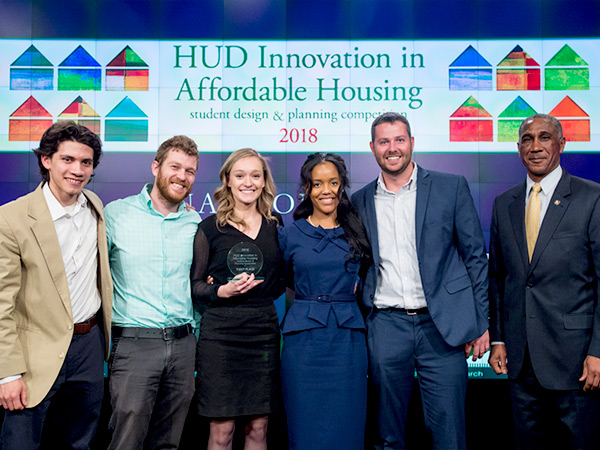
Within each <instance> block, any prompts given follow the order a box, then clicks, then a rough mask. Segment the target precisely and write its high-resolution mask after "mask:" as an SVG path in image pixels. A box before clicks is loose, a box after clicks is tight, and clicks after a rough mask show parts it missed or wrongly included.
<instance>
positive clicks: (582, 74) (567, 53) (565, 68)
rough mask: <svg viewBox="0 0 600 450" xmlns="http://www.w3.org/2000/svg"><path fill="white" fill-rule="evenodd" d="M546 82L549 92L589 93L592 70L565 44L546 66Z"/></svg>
mask: <svg viewBox="0 0 600 450" xmlns="http://www.w3.org/2000/svg"><path fill="white" fill-rule="evenodd" d="M544 81H545V89H546V90H547V91H563V90H578V91H587V90H589V89H590V69H589V67H588V63H586V62H585V61H584V60H583V58H582V57H581V56H579V55H578V54H577V53H575V51H573V49H572V48H571V47H569V46H568V45H566V44H565V45H564V46H563V48H561V49H560V50H559V51H558V52H557V53H556V55H554V56H553V57H552V58H550V61H548V63H547V64H546V68H545V69H544Z"/></svg>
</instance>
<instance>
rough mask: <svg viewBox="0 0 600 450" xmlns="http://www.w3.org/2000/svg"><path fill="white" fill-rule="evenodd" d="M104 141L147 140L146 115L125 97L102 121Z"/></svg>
mask: <svg viewBox="0 0 600 450" xmlns="http://www.w3.org/2000/svg"><path fill="white" fill-rule="evenodd" d="M104 140H105V141H148V116H147V115H146V113H144V111H142V110H141V109H140V108H139V106H138V105H136V104H135V103H134V102H133V100H131V99H130V98H129V97H125V98H124V99H123V100H121V101H120V102H119V104H118V105H117V106H115V107H114V108H113V109H112V110H111V111H110V112H109V113H108V114H107V115H106V119H105V121H104Z"/></svg>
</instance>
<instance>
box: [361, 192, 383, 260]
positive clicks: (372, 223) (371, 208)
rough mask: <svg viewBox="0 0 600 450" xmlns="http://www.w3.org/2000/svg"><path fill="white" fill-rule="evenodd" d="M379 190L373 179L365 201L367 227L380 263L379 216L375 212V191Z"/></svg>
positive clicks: (375, 254) (372, 249)
mask: <svg viewBox="0 0 600 450" xmlns="http://www.w3.org/2000/svg"><path fill="white" fill-rule="evenodd" d="M376 190H377V180H375V181H372V182H371V183H369V184H368V185H367V186H366V190H365V195H364V197H363V198H364V201H365V213H366V217H365V218H364V219H365V222H366V228H367V234H368V235H369V240H370V241H371V251H372V252H373V260H374V261H375V262H376V263H379V236H378V234H377V217H376V213H375V191H376Z"/></svg>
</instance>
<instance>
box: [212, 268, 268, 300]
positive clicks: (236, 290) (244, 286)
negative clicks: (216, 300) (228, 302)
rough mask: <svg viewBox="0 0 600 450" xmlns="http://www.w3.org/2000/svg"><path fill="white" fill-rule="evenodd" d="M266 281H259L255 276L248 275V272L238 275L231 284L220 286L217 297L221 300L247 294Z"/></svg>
mask: <svg viewBox="0 0 600 450" xmlns="http://www.w3.org/2000/svg"><path fill="white" fill-rule="evenodd" d="M263 281H264V280H257V279H255V278H254V274H251V275H248V274H247V273H246V272H243V273H240V274H239V275H236V277H235V278H234V279H233V280H231V281H230V282H229V283H227V284H224V285H222V286H219V289H218V290H217V296H219V297H221V298H229V297H234V296H236V295H241V294H245V293H246V292H248V291H249V290H250V289H252V288H254V287H255V286H257V285H259V284H260V283H262V282H263Z"/></svg>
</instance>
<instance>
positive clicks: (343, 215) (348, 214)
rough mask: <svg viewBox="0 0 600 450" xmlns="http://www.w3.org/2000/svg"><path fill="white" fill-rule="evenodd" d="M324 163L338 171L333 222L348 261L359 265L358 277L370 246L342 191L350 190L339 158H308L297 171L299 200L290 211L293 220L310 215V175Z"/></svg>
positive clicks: (318, 155) (321, 155) (324, 155)
mask: <svg viewBox="0 0 600 450" xmlns="http://www.w3.org/2000/svg"><path fill="white" fill-rule="evenodd" d="M326 162H329V163H331V164H333V165H334V166H335V168H336V169H337V171H338V175H339V178H340V187H339V189H338V199H339V203H338V206H337V221H338V223H339V224H340V226H341V227H342V229H343V230H344V235H345V237H346V240H347V241H348V244H350V249H351V251H352V256H351V260H352V261H354V262H360V263H361V274H362V272H363V271H365V270H366V269H367V267H368V266H369V264H370V263H371V260H372V256H371V246H370V245H369V240H368V238H367V233H366V231H365V228H364V226H363V223H362V220H361V218H360V215H359V214H358V211H357V210H356V209H355V208H354V205H352V203H351V202H350V199H349V198H348V194H347V193H346V189H347V188H349V187H350V181H349V179H348V170H347V169H346V163H345V162H344V159H343V158H342V157H341V156H339V155H336V154H335V153H313V154H311V155H308V158H306V161H304V164H303V165H302V168H301V169H300V195H301V196H302V197H303V198H302V201H301V202H300V204H299V205H298V206H297V207H296V210H295V211H294V219H295V220H298V219H302V218H304V219H305V218H307V217H308V216H310V215H311V214H312V213H313V204H312V200H311V198H310V195H309V194H310V191H311V190H312V187H313V183H312V171H313V169H314V168H315V167H316V166H317V165H319V164H322V163H326Z"/></svg>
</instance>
